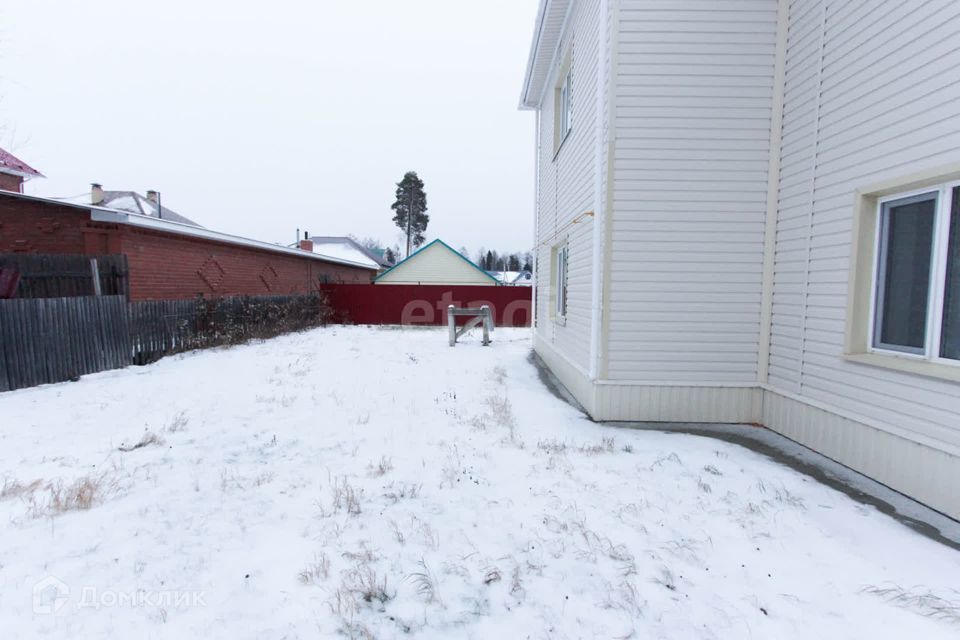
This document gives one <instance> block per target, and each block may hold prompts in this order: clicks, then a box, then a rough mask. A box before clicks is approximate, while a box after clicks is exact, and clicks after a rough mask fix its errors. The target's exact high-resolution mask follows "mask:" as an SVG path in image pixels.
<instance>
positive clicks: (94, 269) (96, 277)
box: [90, 258, 100, 297]
mask: <svg viewBox="0 0 960 640" xmlns="http://www.w3.org/2000/svg"><path fill="white" fill-rule="evenodd" d="M90 277H91V278H92V279H93V295H95V296H97V297H99V296H100V267H98V266H97V259H96V258H90Z"/></svg>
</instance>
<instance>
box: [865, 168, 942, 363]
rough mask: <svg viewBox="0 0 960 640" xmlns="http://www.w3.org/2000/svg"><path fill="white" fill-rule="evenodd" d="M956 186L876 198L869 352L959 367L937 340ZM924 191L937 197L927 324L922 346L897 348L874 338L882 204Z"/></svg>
mask: <svg viewBox="0 0 960 640" xmlns="http://www.w3.org/2000/svg"><path fill="white" fill-rule="evenodd" d="M958 187H960V181H952V182H945V183H942V184H939V185H932V186H930V187H927V188H921V189H914V190H911V191H902V192H898V193H892V194H890V195H887V196H884V197H882V198H878V199H877V205H876V212H875V215H876V221H877V224H876V230H875V234H874V245H873V251H874V254H873V255H874V256H875V259H874V260H873V273H872V278H871V289H872V290H871V296H870V313H869V316H868V317H869V322H870V326H869V330H868V339H867V352H868V353H874V354H880V355H888V356H895V357H898V358H908V359H913V360H918V361H926V362H933V363H936V364H941V365H947V366H950V367H960V360H952V359H950V358H944V357H941V355H940V351H941V344H940V342H941V339H942V337H943V302H944V299H945V293H946V280H947V258H948V248H949V247H948V244H949V240H950V217H951V213H952V214H953V215H960V211H955V212H951V207H952V203H953V190H954V189H955V188H958ZM924 195H930V196H933V198H935V199H936V210H935V213H934V223H933V246H932V248H931V252H932V253H931V257H930V289H929V290H928V293H927V324H926V327H924V336H925V340H924V347H923V349H922V350H920V351H913V350H910V349H909V348H906V347H901V348H897V347H896V346H894V345H881V344H879V341H878V339H877V332H878V328H879V322H878V318H879V306H880V304H881V299H880V298H881V295H880V285H881V279H882V273H881V269H882V266H881V265H882V264H883V262H884V260H885V257H886V256H885V251H884V249H885V247H884V246H883V242H882V239H883V237H884V233H883V229H884V222H885V220H884V215H883V209H884V205H886V204H888V203H891V202H896V201H898V200H905V199H908V198H916V197H918V196H924ZM931 199H932V198H931Z"/></svg>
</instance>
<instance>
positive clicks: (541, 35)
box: [519, 0, 573, 111]
mask: <svg viewBox="0 0 960 640" xmlns="http://www.w3.org/2000/svg"><path fill="white" fill-rule="evenodd" d="M572 1H573V0H540V8H539V9H538V10H537V19H536V22H535V23H534V35H533V42H532V43H531V44H530V55H529V57H528V58H527V71H526V73H525V74H524V76H523V90H522V91H521V94H520V105H519V108H520V110H521V111H529V110H535V109H538V108H539V107H540V99H541V97H542V96H543V88H544V86H545V83H546V81H547V76H549V74H550V69H549V67H550V66H552V63H553V58H554V55H555V53H556V48H557V44H558V43H559V42H560V39H561V38H562V36H563V28H561V29H560V31H559V32H553V31H554V30H547V29H546V24H547V21H548V19H549V18H550V17H551V16H552V15H557V16H558V17H559V16H560V14H561V13H562V15H563V16H566V15H567V13H568V9H570V8H571V6H572ZM563 22H564V25H563V26H564V27H565V26H566V24H565V23H566V19H564V20H563ZM543 65H547V66H548V68H547V70H546V72H545V73H542V74H540V77H539V78H538V77H537V75H538V74H537V70H538V68H539V67H541V66H543Z"/></svg>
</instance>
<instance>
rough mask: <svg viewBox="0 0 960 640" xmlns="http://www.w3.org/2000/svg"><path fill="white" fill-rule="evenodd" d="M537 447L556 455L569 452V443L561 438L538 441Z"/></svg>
mask: <svg viewBox="0 0 960 640" xmlns="http://www.w3.org/2000/svg"><path fill="white" fill-rule="evenodd" d="M537 449H539V450H540V451H543V452H544V453H549V454H551V455H556V454H559V453H566V452H567V443H566V442H560V441H559V440H540V441H539V442H537Z"/></svg>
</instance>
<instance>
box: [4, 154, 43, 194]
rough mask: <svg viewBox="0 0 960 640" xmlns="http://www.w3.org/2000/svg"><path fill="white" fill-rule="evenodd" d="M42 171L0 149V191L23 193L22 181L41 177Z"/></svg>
mask: <svg viewBox="0 0 960 640" xmlns="http://www.w3.org/2000/svg"><path fill="white" fill-rule="evenodd" d="M42 177H44V176H43V174H42V173H40V172H39V171H37V170H36V169H34V168H33V167H31V166H30V165H28V164H27V163H26V162H24V161H23V160H21V159H20V158H18V157H16V156H15V155H13V154H12V153H10V152H9V151H5V150H3V149H0V191H14V192H16V193H23V183H24V182H26V181H27V180H30V179H32V178H42Z"/></svg>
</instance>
